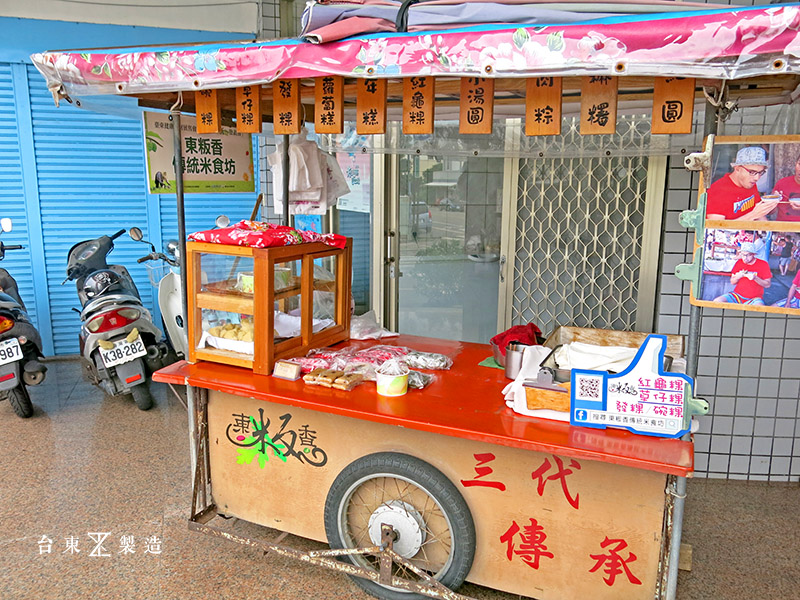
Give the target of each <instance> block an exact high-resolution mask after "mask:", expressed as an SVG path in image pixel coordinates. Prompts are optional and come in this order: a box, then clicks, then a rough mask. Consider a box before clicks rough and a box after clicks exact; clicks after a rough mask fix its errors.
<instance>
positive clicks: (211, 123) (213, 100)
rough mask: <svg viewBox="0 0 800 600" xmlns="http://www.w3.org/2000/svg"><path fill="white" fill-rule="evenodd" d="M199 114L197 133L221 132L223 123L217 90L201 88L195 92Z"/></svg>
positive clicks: (196, 109)
mask: <svg viewBox="0 0 800 600" xmlns="http://www.w3.org/2000/svg"><path fill="white" fill-rule="evenodd" d="M194 104H195V107H194V108H195V112H196V114H197V133H219V131H220V127H221V125H222V123H221V121H222V119H221V112H220V108H219V98H218V97H217V90H200V91H197V92H195V93H194Z"/></svg>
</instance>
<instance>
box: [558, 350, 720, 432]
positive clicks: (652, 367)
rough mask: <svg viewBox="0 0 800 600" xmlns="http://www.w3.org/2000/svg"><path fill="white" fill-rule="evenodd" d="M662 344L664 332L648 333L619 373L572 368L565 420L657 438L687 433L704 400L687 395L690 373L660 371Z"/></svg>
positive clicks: (702, 411)
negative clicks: (568, 407) (569, 404)
mask: <svg viewBox="0 0 800 600" xmlns="http://www.w3.org/2000/svg"><path fill="white" fill-rule="evenodd" d="M666 348H667V338H666V336H663V335H649V336H647V339H645V341H644V344H642V346H641V347H640V348H639V351H638V352H637V353H636V356H635V357H634V358H633V360H632V361H631V364H630V365H628V367H627V368H626V369H625V370H624V371H622V372H621V373H617V374H615V375H612V374H610V373H608V372H606V371H588V370H580V369H573V370H572V377H571V383H572V385H571V390H570V394H571V396H572V397H571V409H572V410H571V412H570V422H571V423H572V424H573V425H581V426H583V427H596V428H601V429H605V428H606V427H609V426H611V427H620V428H623V429H628V430H629V431H633V432H634V433H642V434H645V435H655V436H661V437H680V436H682V435H683V434H685V433H687V432H688V431H689V429H690V427H691V418H692V415H693V414H705V413H706V412H708V403H706V402H705V400H700V399H696V398H693V397H692V389H693V384H694V382H693V381H692V379H691V378H690V377H688V376H686V375H683V374H680V373H667V372H666V371H664V368H663V365H664V353H665V351H666Z"/></svg>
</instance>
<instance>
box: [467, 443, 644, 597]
mask: <svg viewBox="0 0 800 600" xmlns="http://www.w3.org/2000/svg"><path fill="white" fill-rule="evenodd" d="M472 457H473V458H474V459H475V466H474V470H475V473H474V477H472V478H470V479H461V480H460V481H461V485H462V486H463V487H465V488H488V489H492V490H496V492H505V491H506V489H507V488H506V485H505V483H503V482H502V481H501V480H500V478H499V477H498V475H497V474H496V473H495V472H494V469H493V467H492V466H490V463H494V462H495V461H496V460H497V458H496V456H495V454H494V453H491V452H482V453H476V454H473V455H472ZM551 458H552V461H551ZM566 463H568V464H566ZM496 466H497V467H502V465H496ZM531 466H532V467H533V466H534V465H531ZM580 471H581V465H580V463H579V462H578V461H577V460H575V459H569V458H562V457H560V456H555V455H551V457H546V456H545V457H544V458H543V460H542V462H541V463H540V464H539V465H538V466H536V468H534V469H532V471H531V479H532V480H533V481H535V482H536V491H537V493H538V494H539V496H540V497H544V495H545V491H546V489H551V490H552V491H551V493H554V492H555V493H556V494H557V495H558V496H560V495H562V494H563V497H564V500H566V503H567V504H568V505H569V506H570V507H571V508H570V510H572V509H574V510H580V494H579V493H575V495H574V496H573V494H572V492H570V489H569V483H568V480H569V481H571V482H572V484H573V485H575V486H577V487H580V474H579V472H580ZM576 478H577V479H576ZM550 482H553V483H555V482H558V483H559V484H560V490H559V486H555V487H553V486H550V487H548V486H547V484H548V483H550ZM556 490H558V491H556ZM559 492H560V493H559ZM492 493H494V492H492ZM520 508H521V509H522V508H523V507H520ZM524 510H525V511H526V512H522V513H520V514H519V516H518V517H516V518H512V519H511V520H510V523H509V522H508V521H506V522H504V523H502V526H501V529H500V530H499V531H502V533H500V534H499V536H498V537H497V538H496V539H497V543H498V544H499V546H500V548H502V550H503V552H504V555H505V558H506V560H507V561H509V562H514V561H515V560H519V561H521V562H522V563H523V564H524V565H526V566H528V567H530V568H531V569H535V570H539V569H545V570H546V569H548V568H551V565H552V568H555V569H556V570H558V569H560V568H561V567H560V566H558V562H559V559H561V555H559V554H558V553H557V552H556V548H558V547H559V544H558V543H555V544H553V545H551V543H550V542H549V541H548V536H549V535H550V533H548V520H550V521H551V523H550V527H551V528H552V527H553V523H552V519H553V518H554V517H553V509H552V506H551V507H550V508H544V509H541V510H540V512H541V514H533V515H532V514H531V513H530V512H529V511H531V510H536V505H535V504H532V503H530V502H528V503H526V505H525V507H524ZM556 529H557V528H556ZM556 542H557V540H556ZM595 544H596V546H594V547H595V548H596V550H594V551H591V552H587V556H586V570H587V572H588V573H598V576H600V577H602V581H603V583H605V585H607V586H613V585H615V583H620V582H621V581H622V579H623V578H622V576H623V575H624V579H625V580H627V582H629V583H631V584H635V585H641V584H642V582H641V580H640V579H639V578H638V577H637V576H636V575H635V574H634V567H633V566H632V563H634V562H635V561H636V554H634V553H633V552H631V551H630V550H626V549H627V548H628V542H627V541H626V540H625V539H622V538H617V537H613V538H612V537H610V536H609V535H607V534H606V535H604V536H603V539H602V540H600V539H597V540H596V542H595ZM560 547H561V548H562V550H563V542H562V545H561V546H560ZM597 550H599V553H598V552H597ZM544 559H547V560H544ZM568 560H570V561H572V560H574V559H573V558H572V557H569V558H568ZM618 580H619V581H618Z"/></svg>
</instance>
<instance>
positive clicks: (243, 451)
mask: <svg viewBox="0 0 800 600" xmlns="http://www.w3.org/2000/svg"><path fill="white" fill-rule="evenodd" d="M250 424H251V425H252V426H253V430H254V431H255V432H259V436H258V437H256V436H254V435H251V436H250V437H248V438H245V440H244V444H253V445H252V446H251V447H249V448H237V449H236V453H237V454H238V455H239V457H238V458H237V459H236V464H239V465H244V464H248V465H249V464H251V463H252V462H253V459H254V458H256V457H257V458H258V466H259V467H260V468H262V469H263V468H264V466H265V465H266V464H267V462H268V461H269V451H270V450H272V455H273V456H274V457H276V458H279V459H281V460H282V461H283V462H286V455H285V454H284V451H285V450H286V446H285V445H283V444H280V443H278V444H276V443H275V442H274V441H273V440H272V438H270V437H269V435H268V434H267V433H266V432H264V433H263V434H260V432H261V424H260V423H257V422H256V420H255V418H254V417H252V416H251V417H250ZM259 441H261V442H262V443H260V444H259V443H256V442H259Z"/></svg>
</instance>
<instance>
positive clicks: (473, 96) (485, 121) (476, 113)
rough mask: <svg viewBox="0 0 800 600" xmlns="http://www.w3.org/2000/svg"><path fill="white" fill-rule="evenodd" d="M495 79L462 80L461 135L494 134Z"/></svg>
mask: <svg viewBox="0 0 800 600" xmlns="http://www.w3.org/2000/svg"><path fill="white" fill-rule="evenodd" d="M493 114H494V79H487V78H485V77H462V78H461V116H460V120H459V126H458V131H459V133H492V116H493Z"/></svg>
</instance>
